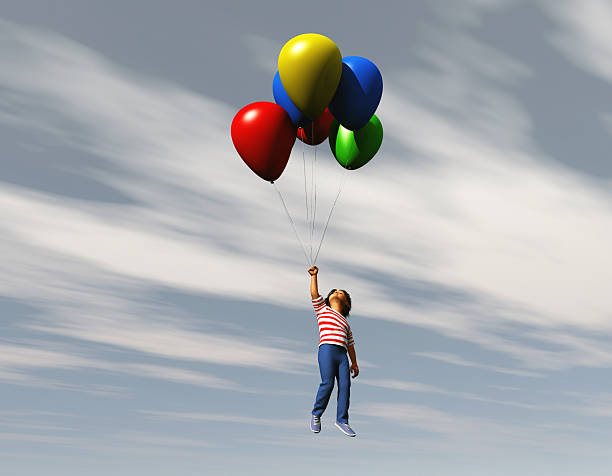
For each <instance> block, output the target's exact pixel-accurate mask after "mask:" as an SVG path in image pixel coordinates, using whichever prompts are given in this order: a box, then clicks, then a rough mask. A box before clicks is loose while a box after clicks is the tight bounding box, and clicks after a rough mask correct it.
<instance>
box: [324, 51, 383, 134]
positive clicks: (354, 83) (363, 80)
mask: <svg viewBox="0 0 612 476" xmlns="http://www.w3.org/2000/svg"><path fill="white" fill-rule="evenodd" d="M382 89H383V80H382V75H381V74H380V71H379V70H378V68H377V67H376V65H375V64H374V63H372V62H371V61H370V60H369V59H366V58H362V57H361V56H347V57H345V58H343V59H342V76H341V77H340V84H339V85H338V89H337V90H336V94H335V95H334V97H333V99H332V101H331V102H330V103H329V111H330V112H331V113H332V114H333V116H334V117H335V118H336V120H337V121H338V122H339V123H340V124H342V125H343V126H344V127H345V128H346V129H349V130H351V131H356V130H357V129H361V128H362V127H364V126H365V125H366V124H367V123H368V121H369V120H370V118H371V117H372V116H373V115H374V112H376V108H377V107H378V103H380V98H381V97H382Z"/></svg>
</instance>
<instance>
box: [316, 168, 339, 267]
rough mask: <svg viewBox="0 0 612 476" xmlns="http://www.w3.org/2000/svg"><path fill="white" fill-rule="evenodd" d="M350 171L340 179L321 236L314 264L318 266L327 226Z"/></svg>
mask: <svg viewBox="0 0 612 476" xmlns="http://www.w3.org/2000/svg"><path fill="white" fill-rule="evenodd" d="M347 171H348V169H344V172H343V174H342V178H341V179H340V185H339V186H338V193H337V194H336V199H335V200H334V203H333V204H332V207H331V210H330V211H329V216H328V217H327V222H326V223H325V228H323V234H322V235H321V241H320V242H319V248H318V249H317V254H316V255H315V258H314V261H313V263H315V264H316V262H317V259H318V258H319V252H320V251H321V246H322V245H323V240H324V239H325V233H326V232H327V226H328V225H329V221H330V220H331V216H332V213H333V212H334V208H336V203H337V202H338V198H339V197H340V193H341V192H342V188H343V187H344V183H345V182H346V177H347V174H346V172H347Z"/></svg>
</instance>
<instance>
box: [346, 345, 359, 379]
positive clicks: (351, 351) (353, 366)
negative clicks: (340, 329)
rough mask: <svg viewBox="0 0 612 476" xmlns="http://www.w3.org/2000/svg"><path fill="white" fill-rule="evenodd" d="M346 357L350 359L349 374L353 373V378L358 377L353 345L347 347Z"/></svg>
mask: <svg viewBox="0 0 612 476" xmlns="http://www.w3.org/2000/svg"><path fill="white" fill-rule="evenodd" d="M347 350H348V355H349V357H350V358H351V369H350V370H351V372H352V373H353V378H355V377H357V375H359V365H357V355H356V354H355V345H349V347H348V349H347Z"/></svg>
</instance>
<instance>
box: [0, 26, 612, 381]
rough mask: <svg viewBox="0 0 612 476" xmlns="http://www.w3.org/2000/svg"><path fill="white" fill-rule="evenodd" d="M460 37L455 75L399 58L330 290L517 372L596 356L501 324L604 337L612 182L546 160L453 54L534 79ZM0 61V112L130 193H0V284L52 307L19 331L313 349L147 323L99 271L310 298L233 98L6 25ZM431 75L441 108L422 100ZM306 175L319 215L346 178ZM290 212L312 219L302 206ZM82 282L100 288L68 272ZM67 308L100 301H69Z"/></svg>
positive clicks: (237, 355) (133, 344)
mask: <svg viewBox="0 0 612 476" xmlns="http://www.w3.org/2000/svg"><path fill="white" fill-rule="evenodd" d="M457 44H458V45H460V47H459V50H457V51H453V53H452V55H449V54H446V55H445V54H444V50H443V48H442V46H443V45H439V44H435V43H432V44H430V45H428V46H427V48H425V49H424V50H423V51H425V52H426V53H425V54H426V57H428V58H430V59H434V60H435V61H434V65H437V66H436V67H437V68H442V70H443V71H446V72H450V73H452V75H451V77H452V78H454V79H456V80H457V81H450V82H449V81H446V82H445V81H441V80H440V79H439V78H440V77H441V75H440V74H437V73H436V72H434V73H429V74H428V73H426V72H424V71H421V72H419V71H409V72H408V76H407V77H408V78H412V79H410V80H408V81H406V80H405V79H402V77H401V75H399V76H398V77H397V78H396V77H394V76H393V75H389V76H388V77H387V79H386V86H385V87H386V89H385V95H384V98H383V102H382V104H381V109H380V111H381V114H380V115H381V118H382V120H383V125H384V127H385V133H386V137H387V141H386V143H385V144H384V145H383V149H382V150H381V153H380V154H379V156H378V157H377V158H375V159H374V160H373V161H372V163H371V164H369V165H368V166H367V167H365V168H364V169H362V170H360V171H357V172H355V173H351V174H350V177H349V180H348V183H347V185H346V189H345V192H344V194H343V196H342V198H341V202H340V204H339V206H338V209H337V210H336V214H335V216H334V218H333V222H332V226H331V228H330V230H329V231H328V235H327V237H326V243H325V246H324V249H323V251H322V254H321V264H322V270H323V271H322V274H321V278H322V281H323V283H322V284H323V285H324V286H327V285H328V283H330V284H331V283H343V287H346V288H347V289H350V290H351V291H352V294H353V296H354V297H355V304H356V306H355V314H356V315H364V316H369V317H372V318H381V319H389V320H395V321H399V322H404V323H408V324H415V325H420V326H425V327H429V328H431V329H434V330H437V331H439V332H442V333H444V334H445V335H448V336H452V337H455V338H460V339H465V340H468V341H471V342H475V343H477V344H479V345H482V346H484V347H487V348H489V349H491V350H494V351H497V352H503V353H506V354H509V355H511V356H513V357H515V358H516V359H517V361H518V362H520V363H521V364H522V365H524V366H531V367H534V368H537V367H542V368H548V369H560V368H566V367H571V366H573V365H591V366H606V365H610V362H611V361H610V356H609V355H608V352H607V351H606V350H605V348H604V347H603V345H602V344H601V343H600V342H597V341H595V340H592V339H590V338H588V337H584V338H580V339H578V340H572V339H569V338H563V339H562V342H561V345H560V346H559V348H558V349H557V350H547V351H544V350H541V349H539V348H538V344H537V341H536V342H533V343H528V342H526V341H522V339H524V338H527V337H529V334H530V332H531V331H529V330H524V331H519V330H517V328H516V327H513V325H515V324H519V325H526V326H529V329H533V328H535V329H541V332H540V333H538V334H537V338H538V340H539V341H542V340H544V339H545V338H546V335H547V333H549V332H550V331H551V330H554V331H555V333H553V334H548V335H555V336H559V337H562V336H564V335H570V334H571V333H574V332H581V331H583V330H587V331H592V330H597V331H601V332H604V333H609V332H610V331H611V325H610V321H609V319H608V318H609V314H608V309H609V308H610V304H611V303H610V296H609V292H608V286H607V283H608V282H609V281H610V278H611V277H612V276H611V273H612V271H611V270H612V266H610V264H611V263H610V259H609V258H608V256H609V253H608V242H609V238H608V237H610V236H611V235H612V228H611V225H610V223H612V210H611V208H610V198H611V197H610V194H609V193H608V192H607V191H605V190H602V189H601V188H598V185H600V184H597V183H595V182H588V181H587V180H585V179H584V178H580V177H577V176H575V175H572V174H571V173H570V172H568V171H566V170H561V169H556V168H554V166H553V165H552V164H551V163H548V162H546V158H545V157H541V156H539V155H538V152H537V151H536V150H535V149H534V148H533V147H531V145H530V136H529V134H530V120H529V117H528V115H527V114H526V112H525V111H524V110H523V109H522V108H521V107H520V105H519V104H518V103H517V102H516V101H514V100H513V98H512V97H511V96H510V95H508V94H507V93H506V92H505V91H504V90H503V89H501V88H500V87H499V86H496V83H495V80H497V79H499V78H496V77H495V74H494V73H495V71H497V70H496V68H492V69H489V70H487V69H484V70H480V71H475V72H474V75H471V74H470V69H469V68H467V69H466V68H463V69H462V68H461V64H462V61H463V59H464V58H465V57H471V56H473V55H474V54H477V53H478V54H486V55H487V57H488V58H490V59H491V61H493V62H496V63H495V64H498V65H500V68H502V69H504V70H505V71H507V72H508V74H509V75H510V76H512V77H513V78H514V79H513V80H514V81H517V80H520V78H521V77H523V76H524V75H526V74H529V72H528V71H527V70H526V69H525V68H524V67H523V66H521V65H520V64H519V63H517V62H516V61H514V60H511V59H509V58H504V57H502V56H500V55H498V54H496V53H495V52H494V51H492V50H491V49H489V48H486V47H482V46H479V45H477V44H475V43H474V42H473V41H471V40H469V39H465V41H458V42H457ZM461 45H463V46H461ZM462 54H463V55H464V57H462V56H461V55H462ZM0 61H1V62H2V63H5V64H6V63H9V64H11V66H12V67H11V68H2V69H1V70H0V86H2V88H3V91H4V92H3V102H2V107H1V108H0V109H1V110H2V117H3V118H4V120H6V121H12V122H13V123H19V124H21V125H22V126H23V127H35V128H38V129H40V130H43V131H47V132H49V131H52V133H54V134H55V135H56V136H57V137H59V138H61V139H62V140H64V141H66V142H67V143H69V144H71V146H72V147H75V148H78V149H81V150H86V151H88V152H91V153H94V154H95V155H96V156H97V157H99V167H96V169H95V170H86V171H85V172H86V173H88V174H89V175H90V176H92V177H95V178H96V179H99V180H101V181H103V182H104V183H106V184H107V185H109V186H111V187H114V188H116V189H118V190H120V191H121V192H122V193H124V194H126V195H127V196H128V197H130V198H132V199H133V200H134V203H135V204H130V205H123V204H120V205H117V204H100V203H96V202H85V201H81V200H78V199H68V198H65V197H60V196H53V195H50V194H45V193H41V192H34V191H32V190H26V189H24V188H21V187H17V186H9V185H3V186H2V187H1V189H0V205H1V206H2V209H3V220H2V222H1V223H0V227H1V228H2V236H3V246H2V248H1V249H0V252H1V253H2V258H3V259H6V261H5V263H7V265H10V266H11V269H14V270H16V271H15V273H13V274H11V275H5V276H2V278H0V289H1V290H2V291H3V292H4V293H5V294H6V295H9V296H13V297H15V298H19V299H24V298H29V297H31V298H33V299H37V300H39V301H40V300H42V301H44V303H45V307H46V309H48V310H49V311H50V312H52V314H53V315H54V318H55V319H56V321H55V322H56V325H54V326H53V327H50V326H48V325H45V324H37V325H36V326H31V328H32V329H34V328H36V329H37V330H44V331H46V332H51V333H55V334H60V335H65V336H71V337H75V338H78V339H83V340H90V341H95V342H104V343H107V344H112V345H118V346H121V347H125V348H131V349H135V350H138V351H140V352H145V353H152V354H155V355H162V356H165V357H168V358H173V359H184V360H197V361H202V362H215V363H225V364H228V365H241V366H243V365H245V362H248V365H251V366H256V367H260V368H267V369H272V370H280V371H298V370H299V369H300V368H303V366H304V362H310V361H309V360H307V359H306V357H305V356H304V355H301V354H299V353H296V352H293V351H289V350H285V349H282V348H274V349H272V350H270V349H269V348H266V352H262V350H263V348H265V347H266V346H263V345H260V344H257V343H253V342H249V341H247V340H241V344H242V345H241V348H240V352H235V349H234V348H232V352H228V351H227V348H228V347H227V345H228V343H229V342H230V341H231V342H235V341H236V340H235V338H234V337H231V336H224V335H214V334H210V333H204V332H202V333H194V332H192V330H187V329H183V328H181V327H180V326H179V327H176V326H173V325H169V324H167V323H163V322H162V323H156V324H154V325H151V324H150V323H149V321H147V322H145V321H144V320H143V319H140V318H139V317H138V313H139V312H140V311H141V309H140V308H139V307H138V306H137V305H135V304H134V303H130V302H129V299H126V298H125V297H117V296H116V295H115V294H116V293H115V292H114V290H115V286H113V285H111V284H110V283H111V281H112V280H111V279H110V278H111V277H112V278H113V279H117V280H119V281H120V282H125V283H129V284H130V286H133V287H135V288H136V287H138V286H141V287H142V286H147V285H163V286H170V287H173V288H177V289H181V290H189V291H192V292H193V291H195V292H198V293H210V294H216V295H220V296H223V297H231V298H239V299H253V300H260V301H265V302H271V303H274V304H279V305H282V306H289V307H297V308H303V309H306V307H307V305H308V304H307V289H306V287H307V280H306V279H305V278H306V275H305V273H304V272H303V270H302V268H303V267H305V266H304V264H303V263H302V262H301V259H302V257H301V256H300V251H299V248H298V245H297V243H296V242H295V239H294V237H293V236H292V232H291V230H290V228H289V225H288V224H287V223H286V221H285V218H284V217H283V214H282V211H281V209H280V205H279V203H278V201H277V198H276V197H275V195H274V192H273V190H272V189H271V187H269V186H268V185H267V184H264V183H263V182H261V181H260V180H259V179H258V178H256V177H255V176H254V175H252V174H251V173H250V172H249V171H248V170H247V169H246V167H245V166H244V165H243V164H241V163H240V160H239V159H238V157H237V154H236V153H235V152H234V150H233V148H232V146H231V142H230V139H229V124H230V122H231V117H232V114H233V113H234V112H235V111H233V110H232V109H231V108H229V107H228V106H226V105H224V104H221V103H219V102H218V101H214V100H211V99H207V98H202V97H200V96H197V95H195V94H192V93H189V92H186V91H183V90H180V89H178V88H176V87H174V86H172V85H169V84H165V83H160V82H156V81H151V80H150V79H148V78H143V77H142V76H137V75H134V74H132V73H129V72H127V71H123V70H120V69H118V68H117V67H116V66H114V65H113V64H111V63H109V62H108V61H107V60H105V59H104V58H102V57H101V56H100V55H98V54H97V53H95V52H92V51H90V50H88V49H86V48H84V47H81V46H79V45H76V44H75V43H73V42H70V41H68V40H66V39H64V38H61V37H59V36H57V35H54V34H50V33H41V32H39V31H36V30H32V29H26V28H21V27H17V26H15V25H12V24H9V23H3V33H2V35H1V36H0ZM468 64H471V63H468ZM434 86H435V94H436V97H437V98H443V99H444V101H443V102H446V104H448V105H449V107H448V108H447V109H446V110H440V102H439V101H438V104H436V101H435V98H432V97H431V95H432V89H431V88H432V87H434ZM472 89H476V90H478V96H479V98H480V99H479V100H478V101H477V102H475V103H474V104H475V107H476V110H473V109H470V104H472V101H470V99H471V98H472V96H471V93H470V90H472ZM466 94H467V95H466ZM432 99H434V100H433V101H432ZM470 118H471V119H470ZM480 118H484V119H480ZM321 155H323V154H321ZM407 158H411V159H412V160H410V161H407V160H406V159H407ZM109 164H112V166H113V167H108V165H109ZM117 168H118V169H119V171H118V172H117V171H116V170H117ZM301 168H302V163H301V162H300V161H299V160H294V159H292V160H291V161H290V163H289V166H288V168H287V170H286V172H285V174H284V175H283V177H282V178H281V179H280V180H279V181H278V185H279V187H281V188H282V189H283V190H284V192H285V193H286V195H287V198H288V201H289V204H290V205H291V206H292V209H293V210H294V211H296V210H302V206H303V195H302V194H303V177H302V175H301ZM318 171H319V186H318V191H319V199H320V202H319V203H320V209H321V210H325V209H326V207H327V206H329V205H330V204H331V202H332V200H333V197H334V194H335V191H336V185H337V178H338V173H339V171H338V167H337V165H336V164H335V163H333V160H331V159H330V157H329V156H327V157H326V158H325V159H323V158H321V159H320V161H319V165H318ZM127 173H129V174H130V175H129V176H128V175H126V174H127ZM128 177H129V178H128ZM296 213H297V214H298V215H299V213H298V212H296ZM298 225H299V226H300V227H301V229H304V228H305V223H304V220H303V219H302V218H299V217H298ZM41 257H42V258H43V259H42V261H41V260H40V258H41ZM332 263H333V265H332ZM56 273H57V274H59V276H60V277H61V279H59V280H58V281H57V282H55V281H54V280H52V278H51V277H52V276H54V275H55V274H56ZM377 273H383V275H384V276H383V279H382V280H378V277H377ZM99 275H102V276H105V277H106V278H105V279H100V278H99ZM370 276H374V277H373V278H371V277H370ZM32 278H35V279H32ZM36 278H38V279H36ZM88 282H89V283H97V286H98V287H96V286H95V285H94V286H90V287H89V288H87V287H85V286H83V285H82V284H81V283H88ZM254 283H256V285H254ZM279 283H282V286H279ZM410 283H417V284H420V285H422V286H424V287H425V288H424V289H425V290H427V291H431V292H433V293H434V297H433V298H425V297H423V293H422V292H421V293H419V292H418V290H417V293H416V294H418V296H417V299H420V301H419V306H414V305H411V303H410V302H407V301H406V293H408V292H409V291H410V290H407V289H406V288H405V286H407V285H409V284H410ZM24 284H27V286H24ZM394 287H396V288H397V290H395V288H394ZM35 290H36V292H35ZM438 290H439V295H437V294H436V292H438ZM40 291H43V292H42V293H40ZM92 297H93V298H94V299H93V300H92V299H91V298H92ZM65 300H72V301H73V302H72V305H75V303H79V302H81V303H83V302H87V303H90V302H92V303H93V304H92V305H91V306H89V307H90V309H89V310H88V311H86V312H85V313H83V312H80V311H79V313H78V314H77V313H75V312H74V310H71V309H70V306H66V303H65ZM96 303H97V305H98V306H99V307H100V309H99V310H96V309H95V305H96ZM91 307H93V309H92V308H91ZM113 309H114V312H109V311H111V310H113ZM155 312H157V314H158V315H163V313H164V312H165V310H159V309H157V310H156V311H155ZM125 316H128V317H127V318H126V317H125ZM559 329H561V330H559ZM534 335H535V334H534ZM204 342H205V343H206V345H203V343H204ZM589 347H591V349H589ZM168 349H172V350H168ZM593 349H595V350H593ZM217 351H218V352H217Z"/></svg>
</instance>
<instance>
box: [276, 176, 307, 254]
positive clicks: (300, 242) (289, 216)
mask: <svg viewBox="0 0 612 476" xmlns="http://www.w3.org/2000/svg"><path fill="white" fill-rule="evenodd" d="M270 183H271V184H272V185H274V190H276V192H277V193H278V198H280V201H281V203H282V205H283V208H284V209H285V213H286V214H287V218H289V222H290V223H291V227H292V228H293V232H294V233H295V237H296V238H297V240H298V242H299V244H300V246H301V247H302V251H303V252H304V256H305V257H306V264H307V265H310V261H308V254H307V253H306V247H305V246H304V243H302V240H301V239H300V235H298V232H297V229H296V227H295V222H294V221H293V218H291V214H290V213H289V210H288V209H287V205H286V204H285V200H284V199H283V195H282V194H281V192H280V190H279V189H278V187H277V186H276V184H275V183H274V182H270Z"/></svg>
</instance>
